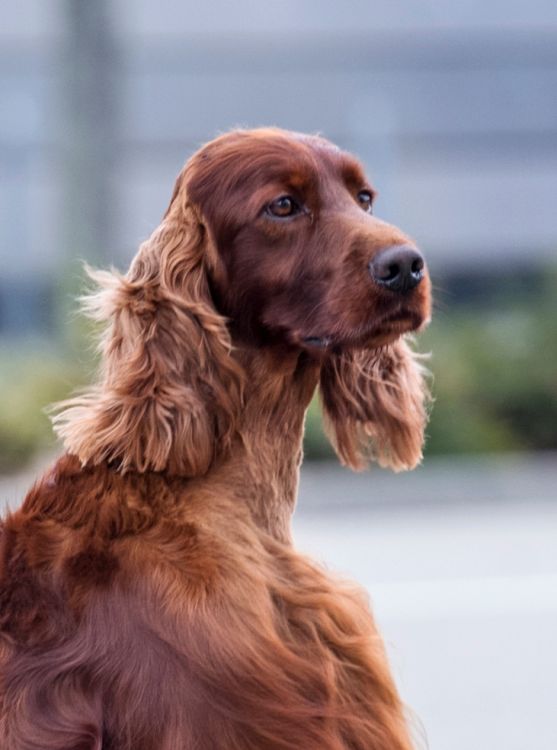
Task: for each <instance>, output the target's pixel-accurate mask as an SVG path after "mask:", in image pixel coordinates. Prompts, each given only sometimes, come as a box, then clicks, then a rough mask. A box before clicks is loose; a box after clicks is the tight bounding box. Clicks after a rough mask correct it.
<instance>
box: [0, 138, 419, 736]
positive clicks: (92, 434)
mask: <svg viewBox="0 0 557 750" xmlns="http://www.w3.org/2000/svg"><path fill="white" fill-rule="evenodd" d="M366 184H367V183H366V182H365V176H364V175H363V173H362V171H361V168H360V167H359V165H358V164H357V162H355V161H354V160H353V159H351V157H349V156H347V155H346V154H343V153H342V152H340V151H339V150H338V149H335V148H334V147H332V146H331V145H330V144H328V143H327V142H326V141H324V140H323V139H321V138H316V137H308V136H301V135H299V134H292V133H287V132H284V131H279V130H271V129H265V130H257V131H246V132H242V131H240V132H235V133H231V134H228V135H225V136H222V137H221V138H219V139H217V140H216V141H213V142H211V143H209V144H207V145H206V146H205V147H204V148H203V149H201V150H200V151H199V152H198V153H197V154H195V155H194V156H193V157H192V159H191V160H190V162H189V163H188V164H187V165H186V167H185V169H184V171H183V172H182V174H181V175H180V177H179V179H178V181H177V183H176V187H175V191H174V195H173V197H172V200H171V203H170V207H169V209H168V211H167V213H166V214H165V216H164V218H163V221H162V223H161V225H160V227H159V228H158V229H157V230H156V231H155V232H154V233H153V235H152V237H151V238H150V239H149V240H148V241H147V242H146V243H144V244H143V245H142V246H141V248H140V250H139V253H138V255H137V257H136V258H135V259H134V261H133V263H132V265H131V268H130V270H129V272H128V273H127V274H126V275H125V276H121V275H119V274H118V273H116V272H110V273H107V272H94V273H93V278H94V279H95V280H96V282H97V283H98V286H99V290H98V291H97V292H95V293H94V294H92V295H91V296H89V297H88V298H87V300H86V302H85V306H86V310H87V312H88V313H89V314H90V315H92V316H93V317H94V318H95V319H96V320H99V321H102V322H103V324H104V326H105V329H104V333H103V337H102V341H101V352H102V367H101V372H100V376H99V380H98V383H97V384H96V385H94V386H92V387H91V388H90V389H88V390H86V391H85V392H84V393H82V394H81V395H77V396H75V397H74V398H72V399H70V400H69V401H67V402H66V403H64V404H62V405H61V406H60V407H59V408H58V410H57V416H56V417H55V420H54V421H55V427H56V429H57V431H58V433H59V434H60V436H61V437H62V439H63V440H64V443H65V447H66V451H67V453H66V454H65V455H64V456H62V457H61V458H60V459H59V460H58V461H57V462H56V464H55V465H54V467H53V468H52V469H51V470H50V471H49V472H47V473H46V474H45V475H44V476H43V477H42V478H41V479H40V480H39V481H38V482H37V484H36V485H35V486H34V487H33V488H32V489H31V491H30V492H29V494H28V495H27V497H26V499H25V501H24V503H23V505H22V507H21V508H20V509H19V510H18V511H17V512H15V513H13V514H11V515H9V516H8V517H7V518H6V519H5V521H4V523H3V525H2V526H1V527H0V737H1V738H2V742H3V743H4V744H3V745H2V747H4V746H5V747H6V748H9V750H77V749H78V748H79V749H80V750H132V749H133V750H182V749H184V750H185V749H186V748H188V749H191V750H194V748H195V750H300V748H304V750H410V748H411V747H412V743H411V740H410V737H409V731H408V727H407V722H406V720H405V716H404V710H403V707H402V704H401V701H400V698H399V696H398V693H397V690H396V687H395V685H394V682H393V679H392V677H391V675H390V672H389V668H388V664H387V661H386V658H385V653H384V649H383V645H382V642H381V638H380V636H379V634H378V632H377V629H376V627H375V624H374V621H373V618H372V615H371V613H370V611H369V608H368V605H367V601H366V597H365V595H364V594H363V593H362V591H360V590H359V589H358V588H357V587H356V586H353V585H351V584H348V583H346V582H343V581H340V580H338V579H336V578H335V577H333V576H331V575H329V574H328V573H326V572H324V571H323V570H321V569H320V568H319V567H318V566H316V565H315V564H314V563H312V562H311V561H309V560H307V559H306V558H305V557H303V556H301V555H300V554H298V553H297V552H296V551H295V550H294V549H293V547H292V542H291V534H290V517H291V514H292V511H293V508H294V504H295V500H296V493H297V482H298V470H299V465H300V462H301V442H302V432H303V421H304V415H305V411H306V408H307V406H308V404H309V402H310V400H311V398H312V395H313V393H314V391H315V389H316V388H317V387H318V386H319V387H320V389H321V395H322V400H323V405H324V411H325V415H326V418H327V422H328V425H329V430H330V434H331V437H332V440H333V444H334V445H335V448H336V450H337V451H338V454H339V456H340V458H341V460H342V461H343V462H344V463H346V464H348V465H349V466H352V467H353V468H361V466H362V465H363V463H364V460H365V457H366V456H368V457H371V458H373V459H376V460H378V461H379V462H380V463H382V464H384V465H390V466H392V467H394V468H395V469H400V468H408V467H411V466H414V465H415V464H416V462H417V461H418V460H419V458H420V455H421V445H422V441H423V430H424V425H425V418H426V412H425V406H424V403H425V400H426V395H427V389H426V388H425V386H424V380H423V371H422V368H421V365H420V364H419V362H418V361H417V359H416V356H415V355H414V354H413V353H412V352H411V349H410V348H409V346H408V344H407V343H406V342H405V341H404V340H403V339H402V338H401V336H403V335H404V334H405V333H406V332H407V331H410V330H414V329H416V328H418V327H419V326H421V325H422V324H423V323H424V322H425V321H426V320H427V318H428V316H429V281H428V279H427V276H425V277H424V280H423V282H422V283H421V284H420V286H419V287H418V288H416V289H415V290H414V291H412V293H410V294H406V295H403V296H397V295H393V294H391V293H389V292H385V291H384V290H382V289H381V288H379V286H377V285H374V283H373V280H372V279H370V276H369V272H368V265H369V262H370V259H372V258H373V257H375V255H376V254H377V253H378V252H380V251H381V248H384V247H389V246H391V245H396V244H402V243H404V242H409V240H408V239H407V238H406V237H405V236H404V235H403V234H402V233H401V232H400V230H398V229H396V228H395V227H391V226H389V225H387V224H385V223H383V222H380V221H378V220H376V219H374V218H373V217H371V216H369V215H368V214H365V213H364V212H363V211H362V210H361V207H360V206H358V204H357V200H356V192H357V190H359V189H361V186H362V185H366ZM285 193H287V194H290V195H293V196H295V198H293V200H296V201H298V202H299V204H300V205H301V206H303V211H302V210H300V212H299V213H295V214H294V216H292V217H290V218H288V220H287V221H283V220H282V218H280V217H277V216H275V215H273V213H272V211H271V209H270V205H271V204H272V203H273V201H274V200H275V199H276V198H277V196H279V197H280V196H281V195H284V194H285Z"/></svg>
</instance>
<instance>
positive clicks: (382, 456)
mask: <svg viewBox="0 0 557 750" xmlns="http://www.w3.org/2000/svg"><path fill="white" fill-rule="evenodd" d="M426 372H427V371H426V370H425V368H424V367H423V366H422V365H421V364H420V362H419V355H417V354H415V353H414V352H413V351H412V349H411V348H410V346H409V345H408V343H407V342H406V341H404V340H402V339H400V340H399V341H397V342H396V343H394V344H392V345H390V346H388V347H384V348H382V349H379V350H376V351H369V350H368V351H365V350H360V351H351V352H343V353H342V354H338V355H333V356H332V357H330V358H329V359H328V360H327V361H326V362H325V363H324V365H323V367H322V371H321V381H320V388H321V399H322V403H323V407H324V414H325V429H326V432H327V434H328V436H329V439H330V440H331V443H332V444H333V447H334V449H335V451H336V452H337V455H338V456H339V458H340V460H341V462H342V463H343V464H345V465H347V466H350V467H351V468H352V469H363V468H365V467H366V466H367V464H368V462H369V461H370V460H375V461H377V462H378V463H379V464H380V465H381V466H388V467H391V468H392V469H395V470H401V469H411V468H414V466H416V464H418V463H419V461H420V460H421V457H422V446H423V442H424V429H425V425H426V421H427V404H428V401H429V392H428V388H427V384H426V381H425V375H426Z"/></svg>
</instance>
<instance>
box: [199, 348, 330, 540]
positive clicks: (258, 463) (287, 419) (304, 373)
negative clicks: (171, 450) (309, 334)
mask: <svg viewBox="0 0 557 750" xmlns="http://www.w3.org/2000/svg"><path fill="white" fill-rule="evenodd" d="M237 356H238V359H239V360H240V362H241V364H242V366H243V368H244V370H245V372H246V375H247V378H246V393H245V406H244V408H243V410H242V414H241V420H240V424H239V429H238V433H237V437H236V439H235V440H234V442H233V444H232V447H231V450H230V452H229V453H228V454H227V456H226V457H225V458H224V459H223V460H222V461H219V462H217V464H216V465H215V468H214V470H213V471H211V472H210V476H209V477H207V478H206V480H205V481H207V480H208V481H209V482H212V481H215V482H217V483H218V484H219V485H221V486H222V485H226V487H224V486H223V490H224V491H225V492H227V493H233V494H237V495H238V502H243V503H246V504H247V506H248V508H249V511H250V513H251V515H252V517H253V519H254V520H255V522H256V523H257V524H258V525H259V526H260V527H261V528H263V529H264V530H265V531H267V532H268V533H270V534H272V535H273V536H275V537H277V538H279V539H281V540H283V541H289V540H290V519H291V516H292V513H293V511H294V507H295V504H296V497H297V492H298V478H299V470H300V464H301V460H302V439H303V431H304V418H305V413H306V410H307V407H308V405H309V402H310V400H311V397H312V395H313V393H314V391H315V388H316V385H317V382H318V378H319V370H320V365H319V363H317V362H316V361H312V360H310V359H309V358H307V356H306V355H303V354H300V353H299V352H285V351H284V350H278V349H272V348H269V349H268V350H262V349H260V348H257V350H253V351H252V350H250V349H249V348H244V349H241V350H239V351H237Z"/></svg>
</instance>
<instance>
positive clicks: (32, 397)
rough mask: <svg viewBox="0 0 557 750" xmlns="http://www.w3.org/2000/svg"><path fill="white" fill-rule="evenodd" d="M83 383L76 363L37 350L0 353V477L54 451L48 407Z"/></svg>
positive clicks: (43, 349) (49, 350) (41, 348)
mask: <svg viewBox="0 0 557 750" xmlns="http://www.w3.org/2000/svg"><path fill="white" fill-rule="evenodd" d="M83 379H84V372H83V370H82V368H81V367H80V366H79V365H78V363H77V361H71V358H70V357H68V356H67V355H63V354H62V353H61V352H59V351H57V350H56V349H54V348H50V347H49V348H46V347H44V345H42V344H39V345H37V346H36V347H29V346H26V347H25V348H24V349H22V348H18V347H16V346H14V345H11V346H9V347H8V346H7V345H5V346H2V348H1V349H0V393H1V399H0V471H12V470H15V469H18V468H19V467H20V466H23V465H24V464H25V463H27V462H28V461H29V459H30V458H32V457H33V455H34V454H35V453H37V452H38V451H40V450H49V449H51V448H53V447H54V445H55V439H54V437H53V434H52V429H51V426H50V420H49V418H48V416H47V415H46V413H45V407H46V406H48V405H49V404H51V403H53V402H55V401H58V400H61V399H63V398H66V397H67V396H68V394H69V392H70V391H71V389H72V388H73V387H74V386H75V385H76V384H77V383H80V382H82V381H83Z"/></svg>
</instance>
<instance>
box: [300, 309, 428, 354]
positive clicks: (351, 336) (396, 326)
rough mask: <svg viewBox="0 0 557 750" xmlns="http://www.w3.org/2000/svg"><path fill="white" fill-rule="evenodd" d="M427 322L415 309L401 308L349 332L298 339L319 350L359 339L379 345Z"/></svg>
mask: <svg viewBox="0 0 557 750" xmlns="http://www.w3.org/2000/svg"><path fill="white" fill-rule="evenodd" d="M427 323H428V320H426V319H424V318H423V317H422V316H421V315H418V314H417V313H416V312H415V311H412V310H408V309H404V308H403V309H401V310H398V311H397V312H395V313H391V314H390V315H387V316H385V317H384V318H381V319H379V320H376V321H373V322H372V323H370V324H369V325H367V326H363V327H362V328H360V329H359V330H357V331H354V332H351V333H343V332H339V333H338V334H336V335H333V334H322V335H314V336H301V337H300V340H301V342H302V343H303V344H304V345H305V346H308V347H310V348H312V349H320V350H326V349H330V348H331V347H337V346H343V345H354V344H355V343H356V342H361V341H366V342H370V341H371V342H373V341H377V343H378V344H379V345H383V343H385V341H388V340H391V339H396V338H398V336H401V335H402V334H403V333H409V332H410V331H417V330H419V329H421V328H423V327H424V326H425V325H427Z"/></svg>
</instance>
